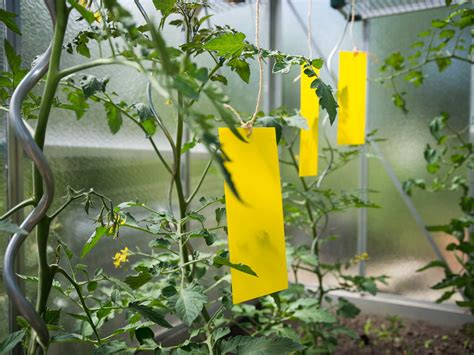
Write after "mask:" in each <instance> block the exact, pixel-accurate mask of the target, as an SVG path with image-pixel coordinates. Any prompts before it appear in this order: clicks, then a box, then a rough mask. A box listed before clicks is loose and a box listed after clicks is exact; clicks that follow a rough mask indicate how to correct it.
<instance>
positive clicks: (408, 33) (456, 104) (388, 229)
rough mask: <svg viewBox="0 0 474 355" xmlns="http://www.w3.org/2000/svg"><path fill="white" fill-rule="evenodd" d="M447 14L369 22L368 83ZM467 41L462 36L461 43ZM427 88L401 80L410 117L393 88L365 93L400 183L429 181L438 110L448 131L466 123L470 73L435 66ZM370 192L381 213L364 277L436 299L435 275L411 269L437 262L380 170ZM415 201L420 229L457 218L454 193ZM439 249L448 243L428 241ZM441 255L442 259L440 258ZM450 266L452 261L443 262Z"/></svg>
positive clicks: (373, 226) (375, 216) (373, 164)
mask: <svg viewBox="0 0 474 355" xmlns="http://www.w3.org/2000/svg"><path fill="white" fill-rule="evenodd" d="M446 15H447V10H446V9H440V10H430V11H424V12H417V13H413V14H406V15H401V16H395V17H386V18H381V19H375V20H372V21H371V22H370V27H369V29H370V31H369V38H370V42H369V45H370V54H371V57H372V62H371V65H370V76H371V78H372V79H375V78H377V77H381V76H383V74H381V73H380V72H379V71H378V68H379V66H380V64H381V63H380V62H381V61H382V60H383V58H385V57H386V56H387V55H388V54H390V53H391V52H392V51H395V50H400V49H404V48H407V47H408V46H409V44H411V43H412V42H414V41H416V34H417V33H419V32H421V31H423V30H425V29H427V28H429V27H430V24H431V20H432V19H433V18H437V17H443V16H446ZM466 39H467V36H466ZM424 74H425V75H426V79H425V83H424V85H423V86H422V87H421V88H418V89H417V88H414V87H413V85H411V84H408V83H405V82H404V81H403V80H401V81H400V83H401V85H400V87H399V91H402V92H403V91H406V95H405V98H406V99H407V106H408V110H409V113H408V114H407V115H403V113H401V111H400V110H399V109H397V108H396V107H395V106H393V105H392V104H391V94H392V93H393V92H392V90H391V88H388V87H382V86H381V85H380V84H377V83H376V81H375V80H373V81H372V82H371V84H370V86H369V125H370V127H371V129H378V131H379V135H380V136H381V137H386V138H388V140H387V141H386V142H384V143H381V144H380V147H381V149H382V151H383V153H384V155H385V156H386V158H387V160H388V162H389V163H390V164H391V165H392V167H393V169H394V171H395V174H396V175H397V177H398V179H400V180H401V181H404V180H406V179H408V178H412V177H414V178H418V177H424V178H427V179H429V178H430V176H429V174H428V173H427V172H426V170H425V161H424V159H423V151H424V148H425V145H426V143H431V144H432V145H433V144H435V142H434V141H433V139H432V138H431V135H430V133H429V130H428V123H429V122H430V121H431V120H432V119H433V118H434V117H435V116H437V115H439V114H440V112H442V111H446V112H448V113H449V114H450V116H451V117H452V119H451V120H450V125H451V126H452V127H453V128H456V129H461V128H463V127H465V126H467V125H468V122H469V100H470V94H471V93H470V76H471V74H470V67H469V65H468V64H467V63H460V62H454V63H453V65H451V66H450V67H449V68H448V69H446V70H445V71H444V72H442V73H439V72H438V70H437V68H436V65H435V64H434V63H433V64H432V65H429V66H427V67H426V68H425V71H424ZM369 169H370V177H369V187H370V188H372V189H375V190H378V191H380V193H379V194H377V195H376V196H377V200H378V202H379V203H380V204H381V205H382V209H381V210H377V211H371V212H369V239H368V249H369V255H370V258H371V262H369V263H368V272H369V274H376V273H386V274H388V275H389V276H390V277H391V279H390V280H389V286H388V287H385V288H384V289H385V290H386V291H388V292H392V293H397V294H402V295H406V296H409V297H413V298H418V299H422V300H434V299H436V298H437V297H439V295H440V293H439V292H435V291H432V290H430V289H429V286H431V285H433V284H434V283H436V282H437V281H439V280H440V278H441V277H442V273H441V272H440V270H431V271H429V272H424V273H417V272H416V270H417V269H418V268H420V267H421V266H423V265H424V264H426V263H427V262H428V261H431V260H433V259H435V256H434V253H433V251H432V249H431V247H430V245H429V244H428V242H427V241H426V239H425V237H424V236H423V234H422V233H421V232H420V229H419V227H418V226H417V225H416V224H415V222H414V219H413V217H412V216H411V215H410V214H409V213H408V210H407V208H406V206H405V204H404V203H403V202H402V200H401V199H400V197H399V195H398V192H396V191H395V189H394V187H393V185H392V183H391V182H390V181H389V179H388V176H387V174H386V172H385V171H384V169H383V167H382V165H381V164H380V163H379V162H378V161H376V160H375V159H373V160H371V161H370V166H369ZM413 201H414V204H415V206H416V208H417V209H418V211H419V213H420V214H421V216H422V218H423V219H424V222H425V223H426V224H428V225H429V224H443V223H446V222H448V221H449V220H450V219H451V218H452V217H453V216H456V215H458V216H459V214H460V211H459V208H458V206H457V197H456V194H452V193H436V194H433V193H427V192H415V193H414V196H413ZM434 237H435V239H436V240H437V242H438V245H439V247H440V249H441V250H444V248H445V246H446V245H447V243H448V241H449V238H450V237H449V236H441V235H439V234H438V235H434ZM445 254H447V253H445ZM447 258H448V261H449V262H450V263H452V262H453V260H452V259H453V257H452V255H447Z"/></svg>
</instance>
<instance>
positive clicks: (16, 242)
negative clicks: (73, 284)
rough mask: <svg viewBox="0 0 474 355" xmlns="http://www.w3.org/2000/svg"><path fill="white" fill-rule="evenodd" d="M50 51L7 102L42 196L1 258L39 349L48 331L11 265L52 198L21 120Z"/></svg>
mask: <svg viewBox="0 0 474 355" xmlns="http://www.w3.org/2000/svg"><path fill="white" fill-rule="evenodd" d="M45 4H46V6H47V8H48V10H49V13H50V16H51V20H52V22H53V25H54V23H55V22H56V11H55V10H56V9H55V1H54V0H45ZM51 51H52V41H51V44H50V45H49V47H48V49H47V50H46V52H45V53H44V54H42V55H41V56H40V57H39V58H38V60H37V61H36V64H35V66H34V67H33V68H32V69H31V70H30V71H29V72H28V74H26V75H25V77H24V78H23V80H22V81H21V82H20V83H19V84H18V86H17V88H16V89H15V91H14V92H13V95H12V98H11V101H10V114H9V121H10V123H11V126H12V127H13V129H14V131H15V134H16V137H17V139H18V141H19V142H20V143H21V145H22V146H23V148H24V150H25V153H26V154H27V155H28V156H29V157H30V158H31V160H32V161H33V163H34V165H35V166H36V168H37V169H38V171H39V172H40V174H41V177H42V179H43V189H44V193H43V195H42V196H41V199H40V200H39V201H38V203H37V205H36V207H35V208H33V210H32V211H31V212H30V214H29V215H28V216H27V217H26V219H25V220H24V221H23V223H21V225H20V227H21V229H22V230H23V231H21V232H18V233H15V234H14V235H13V237H12V238H11V240H10V242H9V243H8V246H7V249H6V251H5V257H4V261H3V263H4V270H3V278H4V282H5V288H6V290H7V293H8V296H9V297H10V300H11V301H12V303H13V305H14V307H15V308H16V310H17V311H18V313H19V314H20V315H21V316H22V317H24V318H25V319H26V320H27V321H28V323H29V324H30V325H31V328H32V330H33V331H34V332H35V333H36V334H37V336H38V340H39V341H40V343H41V344H42V345H43V346H45V347H46V346H47V345H48V343H49V331H48V328H47V327H46V324H45V322H44V321H43V319H42V318H41V315H39V314H38V313H36V310H35V308H34V307H33V305H32V304H31V303H30V302H29V301H28V300H27V299H26V297H25V295H24V294H23V291H22V290H21V288H20V286H19V284H18V278H17V276H16V274H15V262H16V257H17V255H18V252H19V251H20V249H21V246H22V244H23V242H24V241H25V240H26V238H28V236H29V235H30V234H31V231H32V230H33V229H34V228H35V227H36V225H37V224H38V223H39V222H40V221H41V220H42V219H43V218H44V216H45V215H46V212H47V211H48V209H49V206H50V205H51V203H52V201H53V197H54V176H53V172H52V171H51V168H50V166H49V164H48V160H47V159H46V156H45V155H44V154H43V152H42V150H41V148H40V147H39V146H38V145H37V144H36V142H35V140H34V139H33V137H32V136H31V133H30V131H29V129H28V128H27V126H26V125H25V122H24V121H23V117H22V111H21V107H22V103H23V100H24V99H25V98H26V96H27V95H28V92H29V91H30V90H32V89H33V87H34V86H35V85H36V83H37V82H38V81H39V80H40V79H41V78H42V77H43V76H44V75H45V74H46V72H47V70H48V66H49V59H50V55H51Z"/></svg>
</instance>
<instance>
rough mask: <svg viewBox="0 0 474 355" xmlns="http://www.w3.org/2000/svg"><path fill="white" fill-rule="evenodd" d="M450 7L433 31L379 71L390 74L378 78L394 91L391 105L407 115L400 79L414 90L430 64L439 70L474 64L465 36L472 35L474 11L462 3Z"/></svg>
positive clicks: (394, 55)
mask: <svg viewBox="0 0 474 355" xmlns="http://www.w3.org/2000/svg"><path fill="white" fill-rule="evenodd" d="M451 3H452V2H451V1H447V2H446V5H447V6H449V14H448V15H447V16H446V17H444V18H439V19H434V20H433V21H432V23H431V28H430V29H428V30H426V31H424V32H421V33H419V34H418V39H417V40H416V41H415V42H413V43H412V44H411V45H410V46H409V49H408V50H406V51H403V52H402V51H395V52H393V53H391V54H390V55H389V56H387V57H386V58H385V60H384V62H383V65H382V66H381V67H380V71H381V72H382V73H384V74H388V75H387V76H385V77H382V78H380V79H379V81H380V82H382V83H384V82H389V84H390V86H391V88H392V89H393V95H392V102H393V103H394V105H395V106H396V107H398V108H400V109H401V110H402V111H403V112H404V113H407V112H408V109H407V102H406V99H405V97H404V96H405V92H403V91H400V90H399V89H398V85H399V81H400V78H403V80H404V81H406V82H409V83H411V84H413V85H414V86H415V87H420V86H421V85H423V82H424V79H425V74H424V70H426V69H425V68H426V67H427V66H429V65H430V64H431V63H434V64H436V66H437V68H438V71H439V72H442V71H444V70H446V69H447V68H449V66H450V65H451V64H452V62H453V61H463V62H467V63H470V64H471V65H472V64H474V62H473V61H472V53H473V48H474V47H473V46H472V45H470V46H467V45H466V43H465V42H466V40H465V38H464V37H468V36H471V39H472V26H473V25H474V9H472V6H470V4H469V2H463V1H461V2H459V3H457V4H451Z"/></svg>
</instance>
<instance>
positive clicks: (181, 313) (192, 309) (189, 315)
mask: <svg viewBox="0 0 474 355" xmlns="http://www.w3.org/2000/svg"><path fill="white" fill-rule="evenodd" d="M206 302H207V297H206V295H205V294H204V292H203V290H202V289H201V288H200V287H199V286H197V285H189V286H188V287H186V288H184V289H180V290H179V292H178V298H177V300H176V304H175V310H176V315H177V316H178V318H179V319H181V320H182V321H183V322H184V323H185V324H187V325H188V326H190V325H191V324H192V323H193V321H194V320H195V319H196V318H197V317H198V316H199V313H200V312H201V310H202V308H203V307H204V304H205V303H206Z"/></svg>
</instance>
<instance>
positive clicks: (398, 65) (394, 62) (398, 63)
mask: <svg viewBox="0 0 474 355" xmlns="http://www.w3.org/2000/svg"><path fill="white" fill-rule="evenodd" d="M385 65H387V66H389V67H392V68H393V69H394V70H397V71H399V70H402V69H403V68H404V66H405V57H404V56H403V55H401V53H400V52H394V53H392V54H390V55H389V56H388V57H387V58H386V59H385Z"/></svg>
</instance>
